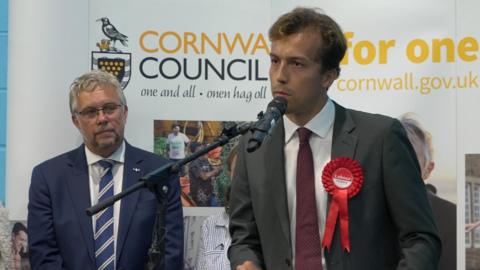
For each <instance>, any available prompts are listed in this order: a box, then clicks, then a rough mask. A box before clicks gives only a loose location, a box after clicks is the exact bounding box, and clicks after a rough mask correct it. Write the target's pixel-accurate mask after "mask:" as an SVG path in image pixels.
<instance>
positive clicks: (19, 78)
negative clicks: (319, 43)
mask: <svg viewBox="0 0 480 270" xmlns="http://www.w3.org/2000/svg"><path fill="white" fill-rule="evenodd" d="M297 5H306V6H316V7H321V8H322V9H323V10H324V11H325V12H326V13H327V14H329V15H331V16H332V17H334V19H336V20H337V21H338V22H339V23H340V25H341V26H342V27H343V30H344V32H345V33H346V35H347V36H348V40H349V42H350V43H349V44H350V45H349V46H350V48H349V51H348V55H347V58H348V63H346V62H345V63H344V64H343V65H342V74H341V77H340V80H338V81H337V82H336V83H335V85H334V86H333V87H332V89H330V90H329V91H330V96H331V97H332V98H333V99H334V100H336V101H338V102H339V103H340V104H342V105H344V106H347V107H352V108H356V109H359V110H364V111H369V112H377V113H382V114H386V115H390V116H392V117H398V116H399V115H401V114H402V113H405V112H410V111H411V112H415V113H417V114H418V116H419V118H420V121H421V122H422V124H423V125H424V126H425V127H426V129H427V130H429V131H430V132H431V133H432V135H433V143H434V148H435V162H436V167H435V170H434V171H433V174H432V176H431V177H430V179H431V180H430V181H431V183H432V184H434V185H435V186H436V187H437V189H438V193H439V195H440V196H441V197H443V198H446V199H448V200H450V201H452V202H454V203H456V204H457V209H458V210H457V228H458V230H457V242H458V245H457V246H458V265H459V269H463V268H464V231H463V228H464V222H463V220H464V186H465V184H464V181H465V172H464V155H465V153H479V152H480V144H479V143H478V140H477V139H476V138H477V136H476V134H478V131H479V127H478V125H475V123H476V122H477V121H475V120H476V119H475V116H476V115H478V114H479V112H478V111H479V110H480V109H479V106H478V101H479V96H480V94H479V86H478V78H477V79H475V78H476V76H478V70H480V69H479V61H478V50H479V48H478V41H477V39H478V38H479V37H480V30H479V29H478V27H477V26H478V23H479V19H478V15H477V13H476V11H477V10H479V8H480V3H478V2H477V1H474V0H462V1H459V0H457V1H455V0H424V1H420V2H419V1H414V0H404V1H380V0H361V1H346V0H337V1H327V0H323V1H320V0H318V1H307V0H304V1H285V0H278V1H254V0H248V1H232V0H229V1H225V0H222V1H220V0H204V1H193V0H181V1H153V0H143V1H135V2H132V1H126V0H122V1H118V0H117V1H114V0H105V1H90V3H88V1H72V0H70V1H53V0H50V1H41V3H40V2H38V3H37V1H31V0H30V1H21V2H19V1H10V16H9V18H10V22H9V26H10V29H9V38H10V39H9V66H8V68H9V69H8V89H9V95H8V122H7V124H8V134H7V207H8V208H9V210H10V218H11V219H15V220H17V219H20V220H22V219H25V218H26V205H27V199H28V194H27V190H28V185H29V178H30V173H31V169H32V167H33V166H34V165H35V164H38V163H39V162H41V161H43V160H45V159H47V158H49V157H52V156H53V155H56V154H59V153H62V152H64V151H67V150H69V149H72V148H73V147H75V146H77V145H78V144H79V143H80V141H81V138H80V136H79V135H78V133H77V131H76V129H75V128H74V126H73V125H72V124H71V122H70V116H69V111H68V97H67V93H68V87H69V84H70V82H71V81H72V80H73V79H74V78H75V77H77V76H78V75H79V74H81V73H83V72H85V71H87V70H88V69H90V63H91V62H90V61H91V59H90V57H91V52H92V51H98V47H96V43H97V42H99V41H100V40H101V39H103V38H105V36H104V35H103V34H102V32H101V23H100V22H97V21H96V20H97V19H99V18H101V17H108V18H109V19H110V21H111V23H112V24H113V25H115V26H116V27H117V29H118V30H119V31H121V32H122V33H124V34H125V35H127V36H128V37H129V43H128V47H126V46H122V45H121V44H120V43H119V42H117V44H116V46H117V48H119V49H121V50H122V51H123V52H128V53H131V55H132V67H131V69H132V75H131V79H130V82H129V84H128V86H127V87H126V89H125V93H126V95H127V99H128V102H129V107H130V110H129V119H128V123H127V128H126V137H127V138H128V140H129V141H130V142H131V143H132V144H135V145H138V146H140V147H142V148H144V149H146V150H153V120H159V119H160V120H162V119H181V120H215V121H223V120H253V119H254V118H255V116H256V114H257V113H258V112H259V111H260V110H263V109H264V108H265V106H266V104H267V103H268V101H269V100H270V99H271V96H270V93H269V87H268V89H267V95H266V96H265V97H264V98H258V99H255V98H253V99H252V100H251V101H250V102H246V101H245V100H243V99H235V98H233V92H231V91H230V92H231V93H230V95H231V96H230V98H222V99H220V98H206V95H207V92H208V90H222V89H233V88H234V87H235V86H237V88H238V89H248V90H250V89H251V90H252V91H254V90H256V89H259V88H261V87H262V86H264V85H266V86H268V85H269V82H268V81H263V80H242V81H236V80H233V79H231V78H226V79H224V80H221V79H216V78H214V77H213V76H212V77H213V78H211V79H209V80H206V79H201V78H200V79H198V80H195V81H192V80H188V79H187V78H185V76H182V75H180V76H179V77H177V78H175V79H167V78H161V76H159V77H158V78H156V79H147V78H145V77H144V76H142V74H141V73H140V71H139V70H140V63H141V61H142V60H143V59H145V58H147V57H152V58H155V59H157V61H158V62H160V61H162V60H163V59H166V58H174V59H177V60H178V61H180V62H182V61H183V59H186V61H189V67H192V70H193V66H194V64H195V63H196V62H195V61H197V60H198V59H203V60H205V59H208V60H210V61H212V62H215V63H219V61H221V60H222V59H224V60H225V61H226V63H229V61H232V60H233V59H243V60H245V61H248V60H251V61H258V63H259V64H258V72H259V74H260V77H261V76H266V75H267V74H268V62H269V59H268V53H267V52H266V51H265V50H264V49H261V48H260V49H258V50H256V51H255V52H254V53H252V48H253V46H252V44H250V45H251V46H247V47H248V48H249V49H250V50H246V51H247V53H244V52H243V51H242V49H241V46H239V45H238V46H236V47H235V49H234V50H233V51H232V52H231V53H230V52H229V51H228V49H227V47H228V46H227V45H225V44H224V45H223V47H222V50H221V52H220V53H217V52H214V51H213V50H212V49H206V50H205V52H204V53H202V52H200V53H196V52H195V51H194V49H193V47H192V46H194V45H190V47H188V46H186V47H181V49H179V50H177V51H175V52H170V53H169V52H167V51H166V50H163V51H162V48H161V45H160V44H158V43H157V44H155V43H156V42H157V40H156V38H157V39H159V37H160V36H161V35H162V34H164V33H166V32H169V33H171V34H169V35H166V36H165V39H164V43H163V46H164V48H167V49H172V48H175V46H176V45H178V40H177V39H176V37H180V38H181V39H182V40H183V41H185V40H186V39H185V37H186V36H185V35H187V36H188V37H189V38H192V37H196V38H197V39H196V42H199V39H200V37H201V35H202V33H203V34H205V35H207V36H208V37H209V38H211V39H215V38H216V37H217V35H222V34H224V35H225V36H226V37H228V39H229V41H230V42H232V40H233V38H234V37H235V35H239V36H241V37H242V38H243V39H244V41H246V40H247V39H248V37H249V36H250V35H252V36H253V37H254V38H253V40H254V41H258V40H259V39H260V40H261V37H262V36H263V37H265V39H266V38H267V31H268V27H269V26H270V25H271V23H272V22H273V21H274V20H275V19H276V18H277V16H278V15H279V14H281V13H283V12H285V11H288V10H290V9H292V8H293V7H295V6H297ZM147 31H152V32H153V33H155V34H151V35H149V36H148V38H147V39H144V40H143V45H144V47H145V46H146V47H147V48H150V49H154V48H156V49H158V51H157V52H153V53H150V52H147V51H146V50H145V49H142V38H141V36H142V34H144V33H146V32H147ZM185 33H187V34H185ZM159 42H160V41H159ZM252 42H253V41H252ZM438 42H443V43H442V44H447V45H445V46H444V47H441V49H438V46H437V45H438V44H437V43H438ZM191 44H197V45H195V46H198V47H199V46H200V45H198V44H199V43H195V42H193V41H192V43H191ZM157 45H158V47H157ZM382 48H383V49H382ZM172 50H173V49H172ZM172 63H173V62H169V63H167V64H165V71H166V72H167V73H168V72H170V73H168V74H172V72H174V70H175V69H174V66H173V65H172ZM155 65H158V63H157V64H155V63H154V62H153V61H151V62H149V64H148V65H147V66H145V68H146V69H147V70H148V72H152V74H153V73H154V68H155ZM236 67H238V69H234V71H235V72H239V73H241V72H242V71H245V66H242V65H240V64H238V65H236ZM192 72H193V71H192ZM157 73H158V72H157ZM239 73H236V74H239ZM367 81H369V85H367ZM459 82H460V83H459ZM382 83H385V84H388V83H390V87H385V85H384V87H383V89H380V88H382V86H381V85H380V84H382ZM192 84H194V85H196V87H197V94H196V97H195V98H181V97H180V98H165V97H163V98H162V97H151V96H144V95H142V94H141V93H142V89H158V90H162V89H165V88H172V89H174V88H176V87H177V86H178V85H180V86H181V88H188V87H189V86H190V85H192ZM375 87H376V89H375ZM367 88H368V89H367ZM387 88H388V89H387ZM201 91H204V92H203V93H204V96H200V95H199V93H200V92H201ZM186 213H187V214H193V215H195V214H198V213H199V212H198V211H197V210H191V209H189V210H188V211H187V212H186Z"/></svg>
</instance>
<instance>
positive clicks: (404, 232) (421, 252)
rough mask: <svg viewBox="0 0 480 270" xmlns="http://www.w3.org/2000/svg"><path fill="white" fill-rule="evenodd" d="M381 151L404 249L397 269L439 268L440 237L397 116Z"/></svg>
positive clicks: (388, 193) (387, 191) (392, 211)
mask: <svg viewBox="0 0 480 270" xmlns="http://www.w3.org/2000/svg"><path fill="white" fill-rule="evenodd" d="M382 155H383V164H382V165H383V166H382V167H383V174H384V187H385V195H386V198H387V202H388V208H389V212H390V214H391V216H392V219H393V221H394V223H395V226H396V227H397V230H398V240H399V243H400V248H401V253H402V254H401V259H400V261H399V264H398V266H397V269H432V270H433V269H437V263H438V260H439V257H440V253H441V241H440V238H439V236H438V232H437V228H436V225H435V222H434V219H433V214H432V210H431V208H430V204H429V202H428V199H427V194H426V190H425V185H424V183H423V180H422V179H421V175H420V168H419V165H418V161H417V158H416V155H415V152H414V150H413V147H412V146H411V144H410V142H409V141H408V137H407V135H406V133H405V131H404V129H403V128H402V126H401V124H400V122H398V121H397V120H395V121H394V122H393V124H392V127H391V129H390V130H389V132H387V134H386V136H385V137H384V142H383V153H382Z"/></svg>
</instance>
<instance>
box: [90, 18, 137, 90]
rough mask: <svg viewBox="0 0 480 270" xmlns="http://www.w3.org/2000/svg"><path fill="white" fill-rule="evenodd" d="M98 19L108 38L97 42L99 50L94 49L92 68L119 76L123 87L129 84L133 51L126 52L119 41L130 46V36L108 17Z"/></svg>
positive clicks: (125, 45)
mask: <svg viewBox="0 0 480 270" xmlns="http://www.w3.org/2000/svg"><path fill="white" fill-rule="evenodd" d="M97 21H101V22H102V32H103V34H104V35H105V37H106V38H103V39H101V40H100V41H99V42H97V44H96V46H97V48H98V49H99V50H98V51H92V70H96V69H100V70H103V71H107V72H109V73H111V74H113V75H115V76H116V77H117V78H118V81H119V82H120V86H121V87H122V89H125V87H126V86H127V85H128V82H129V81H130V76H131V74H132V72H131V56H132V54H131V53H124V52H122V51H121V50H120V49H118V48H117V47H116V46H117V41H118V42H120V43H121V44H122V45H123V46H124V47H128V44H127V41H128V37H127V36H126V35H124V34H122V33H120V32H119V31H118V30H117V29H116V28H115V26H113V24H111V23H110V20H109V19H108V18H106V17H103V18H100V19H98V20H97Z"/></svg>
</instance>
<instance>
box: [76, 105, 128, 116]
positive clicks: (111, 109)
mask: <svg viewBox="0 0 480 270" xmlns="http://www.w3.org/2000/svg"><path fill="white" fill-rule="evenodd" d="M122 106H123V105H122V104H116V103H107V104H105V105H103V106H102V107H100V108H94V107H87V108H85V109H83V111H81V112H76V114H78V115H80V116H81V117H83V118H86V119H93V118H95V117H97V115H98V114H99V113H100V111H102V112H103V114H105V115H107V116H111V115H113V114H114V113H115V112H116V111H117V109H118V108H120V107H122Z"/></svg>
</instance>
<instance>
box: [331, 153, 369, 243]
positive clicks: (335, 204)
mask: <svg viewBox="0 0 480 270" xmlns="http://www.w3.org/2000/svg"><path fill="white" fill-rule="evenodd" d="M322 183H323V186H324V188H325V190H326V191H327V192H328V193H329V194H330V195H331V196H332V199H331V201H330V209H329V210H328V216H327V220H326V222H325V231H324V233H323V240H322V248H327V250H330V246H331V244H332V239H333V233H334V231H335V225H336V223H337V219H339V220H340V239H341V242H342V248H343V249H344V250H346V251H347V252H350V237H349V228H348V226H349V225H348V223H349V221H348V199H350V198H352V197H353V196H355V195H356V194H357V193H358V192H359V191H360V189H361V187H362V185H363V170H362V167H360V164H359V163H358V162H357V161H356V160H353V159H351V158H348V157H339V158H336V159H333V160H331V161H330V162H328V163H327V165H325V167H324V168H323V172H322Z"/></svg>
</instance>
